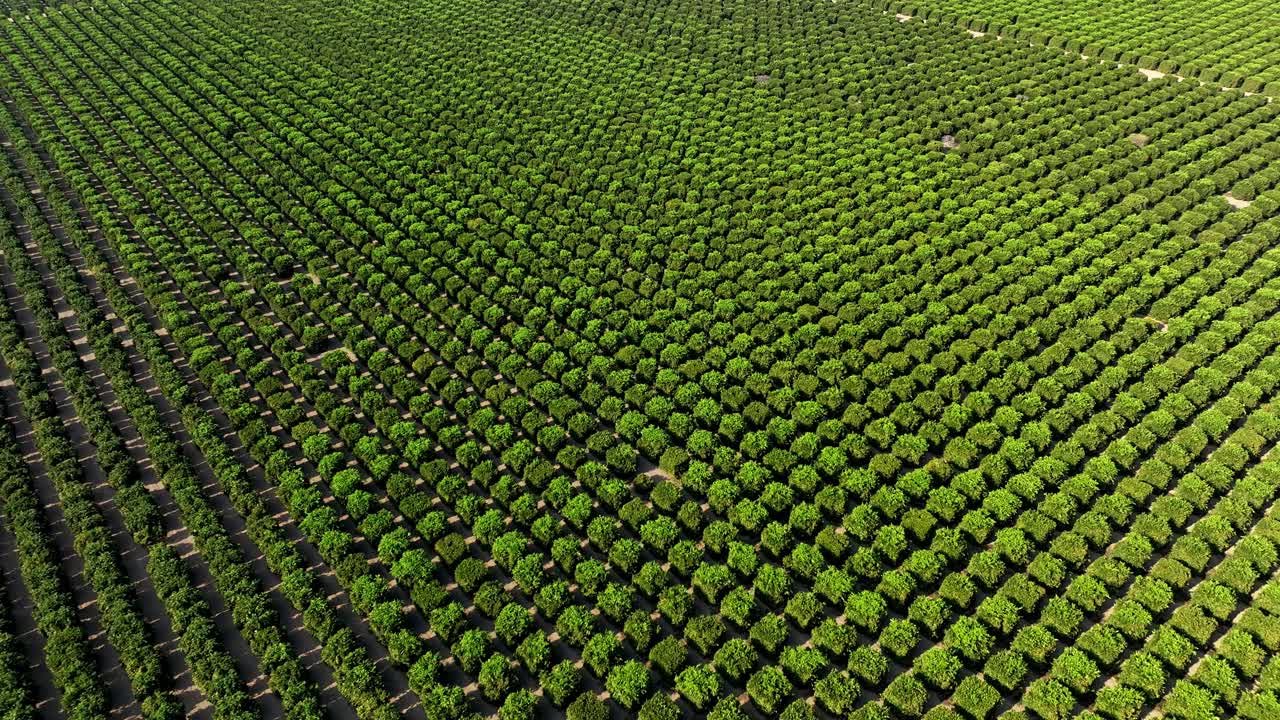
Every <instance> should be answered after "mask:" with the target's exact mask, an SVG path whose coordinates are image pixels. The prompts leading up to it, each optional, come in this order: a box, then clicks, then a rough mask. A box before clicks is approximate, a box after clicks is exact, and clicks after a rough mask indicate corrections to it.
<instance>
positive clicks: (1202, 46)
mask: <svg viewBox="0 0 1280 720" xmlns="http://www.w3.org/2000/svg"><path fill="white" fill-rule="evenodd" d="M880 5H881V6H882V7H884V8H885V9H891V10H892V11H893V12H895V13H902V14H906V15H916V14H919V15H920V16H921V17H922V18H924V17H928V18H935V19H939V20H942V21H943V22H951V23H957V24H960V25H962V26H964V27H966V28H969V29H971V30H973V31H975V32H983V33H987V32H990V33H996V34H1001V35H1006V36H1009V37H1014V38H1017V39H1020V40H1026V41H1029V42H1032V43H1035V44H1038V45H1048V46H1050V47H1055V48H1062V49H1065V50H1068V51H1071V52H1076V53H1082V54H1084V55H1087V56H1089V57H1093V58H1101V59H1103V60H1108V61H1118V62H1121V63H1124V64H1126V65H1139V66H1141V67H1145V68H1150V69H1152V70H1158V71H1161V72H1169V73H1177V74H1179V75H1181V76H1183V77H1187V78H1191V79H1194V80H1197V81H1200V82H1204V83H1208V84H1214V85H1218V86H1224V87H1232V88H1234V87H1241V88H1243V89H1244V90H1246V91H1251V92H1257V91H1259V90H1263V89H1264V88H1267V90H1266V92H1267V93H1268V94H1270V95H1272V96H1274V95H1278V94H1280V12H1278V11H1277V10H1276V7H1275V4H1274V3H1269V2H1264V1H1256V2H1240V3H1233V4H1232V6H1231V7H1230V8H1223V7H1222V6H1221V5H1219V4H1216V3H1212V2H1207V0H1175V1H1173V2H1164V3H1160V4H1158V5H1153V4H1151V3H1142V2H1134V1H1133V0H1121V1H1120V2H1107V3H1103V2H1073V3H1069V4H1067V3H1054V2H1043V1H1039V0H1032V1H1031V2H1025V1H1021V0H1019V1H1017V2H1015V1H1013V0H962V1H961V2H954V3H942V2H934V1H933V0H924V1H923V2H918V3H896V2H884V3H880ZM1268 86H1269V87H1268Z"/></svg>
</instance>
